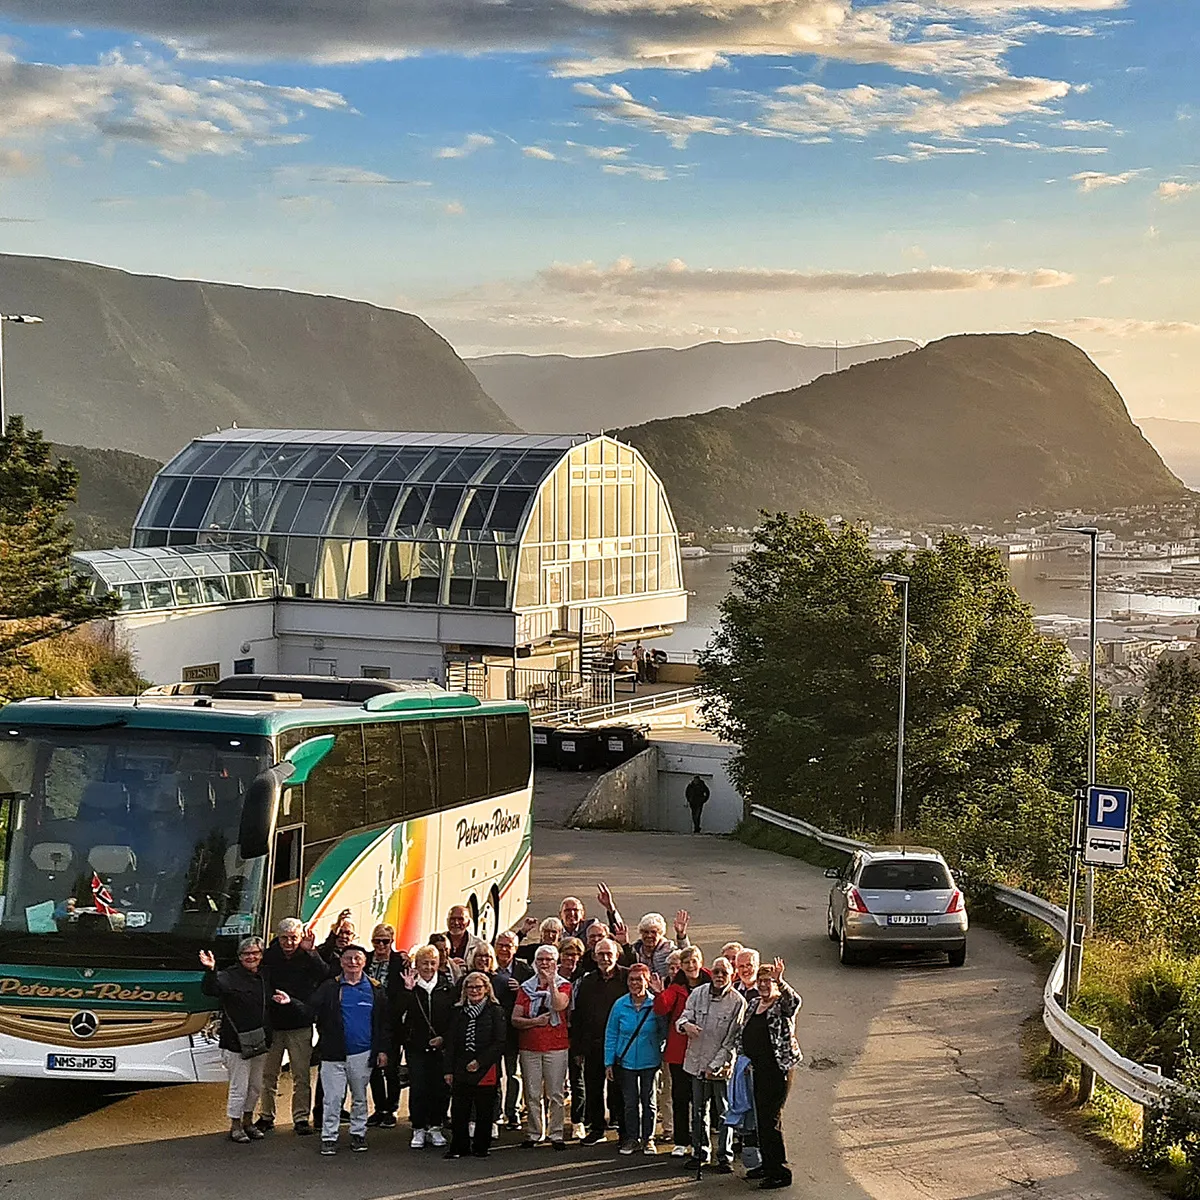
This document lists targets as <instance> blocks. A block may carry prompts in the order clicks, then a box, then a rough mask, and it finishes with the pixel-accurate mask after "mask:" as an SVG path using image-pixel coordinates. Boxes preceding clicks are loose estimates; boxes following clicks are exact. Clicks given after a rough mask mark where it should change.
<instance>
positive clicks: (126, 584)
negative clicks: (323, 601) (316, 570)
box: [71, 546, 278, 612]
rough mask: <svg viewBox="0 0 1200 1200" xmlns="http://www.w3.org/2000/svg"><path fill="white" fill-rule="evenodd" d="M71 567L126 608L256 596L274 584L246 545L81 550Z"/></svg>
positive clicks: (268, 568)
mask: <svg viewBox="0 0 1200 1200" xmlns="http://www.w3.org/2000/svg"><path fill="white" fill-rule="evenodd" d="M71 567H72V570H73V571H74V572H75V573H76V574H78V575H82V576H83V577H84V578H86V579H89V580H90V581H91V590H92V592H93V593H94V594H96V595H104V594H108V593H111V594H113V595H116V596H118V597H119V598H120V600H121V608H122V610H124V611H126V612H128V611H132V610H138V609H150V608H188V607H192V606H195V605H200V604H229V603H231V602H235V601H239V600H262V599H266V598H269V597H272V596H274V595H275V593H276V590H277V586H278V574H277V572H276V571H275V568H274V567H273V566H272V565H271V562H270V560H269V559H268V558H267V556H266V555H265V554H264V553H263V552H262V551H261V550H258V549H255V548H254V547H252V546H250V547H236V548H235V547H232V546H231V547H219V546H203V547H199V546H180V547H177V548H167V547H158V548H154V549H124V550H81V551H79V552H77V553H75V554H72V555H71Z"/></svg>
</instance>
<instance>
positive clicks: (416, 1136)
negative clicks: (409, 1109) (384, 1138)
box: [408, 1129, 425, 1150]
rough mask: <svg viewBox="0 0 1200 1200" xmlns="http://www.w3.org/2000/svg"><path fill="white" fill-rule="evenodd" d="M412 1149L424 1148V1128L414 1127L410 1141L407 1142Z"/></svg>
mask: <svg viewBox="0 0 1200 1200" xmlns="http://www.w3.org/2000/svg"><path fill="white" fill-rule="evenodd" d="M408 1144H409V1146H411V1147H412V1149H414V1150H423V1149H424V1148H425V1130H423V1129H414V1130H413V1135H412V1141H411V1142H409V1143H408Z"/></svg>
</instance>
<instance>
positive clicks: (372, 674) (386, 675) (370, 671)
mask: <svg viewBox="0 0 1200 1200" xmlns="http://www.w3.org/2000/svg"><path fill="white" fill-rule="evenodd" d="M358 675H359V678H360V679H391V677H392V668H391V667H359V668H358Z"/></svg>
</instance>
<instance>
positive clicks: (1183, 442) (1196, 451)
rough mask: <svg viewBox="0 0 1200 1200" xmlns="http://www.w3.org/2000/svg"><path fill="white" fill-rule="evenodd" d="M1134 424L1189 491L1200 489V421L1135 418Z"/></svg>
mask: <svg viewBox="0 0 1200 1200" xmlns="http://www.w3.org/2000/svg"><path fill="white" fill-rule="evenodd" d="M1133 423H1134V424H1135V425H1136V426H1137V427H1138V428H1139V429H1140V430H1141V431H1142V432H1143V433H1144V434H1145V435H1146V437H1147V438H1149V439H1150V444H1151V445H1152V446H1153V447H1154V448H1155V450H1157V451H1158V452H1159V454H1161V455H1162V458H1163V462H1165V463H1166V464H1167V466H1168V467H1170V468H1171V470H1172V471H1174V472H1175V474H1176V475H1178V476H1179V478H1180V479H1182V480H1183V482H1184V483H1186V484H1187V485H1188V487H1194V488H1200V421H1173V420H1170V419H1169V418H1167V417H1134V419H1133Z"/></svg>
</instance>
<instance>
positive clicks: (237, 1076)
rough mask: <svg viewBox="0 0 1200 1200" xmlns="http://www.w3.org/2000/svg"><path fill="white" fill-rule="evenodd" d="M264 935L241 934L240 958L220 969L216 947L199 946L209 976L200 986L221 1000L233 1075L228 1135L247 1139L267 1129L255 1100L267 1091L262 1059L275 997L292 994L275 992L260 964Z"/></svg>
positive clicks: (224, 1051) (224, 1048)
mask: <svg viewBox="0 0 1200 1200" xmlns="http://www.w3.org/2000/svg"><path fill="white" fill-rule="evenodd" d="M262 957H263V940H262V938H259V937H248V938H242V940H241V941H240V942H238V948H237V959H238V960H237V963H236V964H235V965H234V966H232V967H227V968H226V969H225V970H224V971H218V970H217V960H216V958H215V957H214V956H213V952H212V951H211V950H201V951H200V965H201V966H202V967H203V968H204V978H203V979H202V980H201V981H200V990H201V991H202V992H203V993H204V994H205V995H206V996H212V997H214V998H215V999H217V1000H219V1001H220V1002H221V1038H220V1047H221V1059H222V1061H223V1062H224V1064H225V1072H226V1074H227V1075H228V1076H229V1094H228V1098H227V1102H226V1106H225V1113H226V1115H227V1116H228V1117H229V1140H230V1141H232V1142H239V1143H241V1144H243V1145H244V1144H245V1143H247V1142H252V1141H258V1140H259V1139H260V1138H261V1137H262V1136H263V1135H262V1131H261V1130H260V1129H256V1128H255V1126H254V1106H255V1105H256V1104H257V1103H258V1097H259V1095H260V1094H261V1092H262V1081H263V1064H264V1057H265V1055H266V1053H267V1050H268V1049H270V1046H271V1001H272V1000H275V1001H276V1002H277V1003H280V1004H286V1003H287V1002H288V997H287V996H286V995H284V994H283V993H282V992H274V993H273V992H272V988H271V983H270V980H269V979H268V978H267V976H266V974H265V972H263V971H262V970H260V968H261V966H262Z"/></svg>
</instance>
